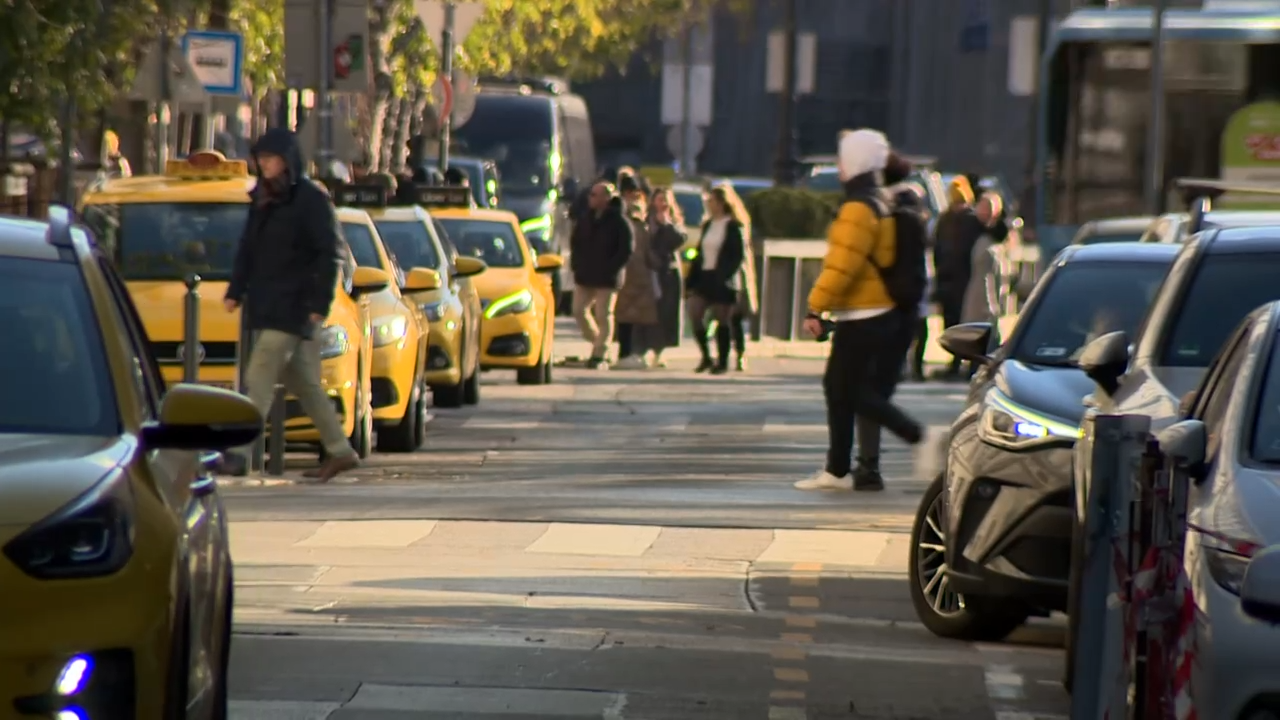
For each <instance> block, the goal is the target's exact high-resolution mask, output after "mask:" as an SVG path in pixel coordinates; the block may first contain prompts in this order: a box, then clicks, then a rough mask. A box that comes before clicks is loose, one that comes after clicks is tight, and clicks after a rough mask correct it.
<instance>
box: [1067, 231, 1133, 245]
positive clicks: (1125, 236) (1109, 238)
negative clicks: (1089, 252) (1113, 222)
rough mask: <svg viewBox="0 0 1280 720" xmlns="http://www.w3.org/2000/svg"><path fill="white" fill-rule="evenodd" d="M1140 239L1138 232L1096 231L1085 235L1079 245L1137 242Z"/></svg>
mask: <svg viewBox="0 0 1280 720" xmlns="http://www.w3.org/2000/svg"><path fill="white" fill-rule="evenodd" d="M1141 239H1142V233H1140V232H1116V233H1096V234H1093V235H1085V236H1084V239H1083V241H1082V242H1081V243H1080V244H1081V245H1097V244H1099V243H1113V242H1138V241H1139V240H1141Z"/></svg>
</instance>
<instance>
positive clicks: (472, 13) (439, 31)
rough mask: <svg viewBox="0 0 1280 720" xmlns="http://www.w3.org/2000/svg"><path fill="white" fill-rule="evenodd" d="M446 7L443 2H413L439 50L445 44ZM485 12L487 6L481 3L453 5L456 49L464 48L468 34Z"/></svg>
mask: <svg viewBox="0 0 1280 720" xmlns="http://www.w3.org/2000/svg"><path fill="white" fill-rule="evenodd" d="M444 6H445V3H444V2H443V0H414V2H413V9H414V10H415V11H417V13H418V18H419V19H421V20H422V24H423V25H424V26H425V27H426V28H427V35H428V36H429V37H430V38H431V42H433V43H435V46H436V47H437V48H440V47H441V46H443V44H444V41H443V40H442V36H443V33H444ZM484 10H485V5H484V3H481V2H460V3H453V45H454V47H461V46H462V43H463V41H465V40H466V39H467V34H468V33H470V32H471V28H473V27H475V24H476V22H477V21H479V20H480V18H481V16H483V15H484Z"/></svg>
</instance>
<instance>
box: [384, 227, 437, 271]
mask: <svg viewBox="0 0 1280 720" xmlns="http://www.w3.org/2000/svg"><path fill="white" fill-rule="evenodd" d="M373 224H374V225H376V226H377V228H378V234H379V235H381V236H382V242H383V243H385V244H386V246H387V249H388V250H390V251H391V254H392V255H394V256H395V258H396V261H397V262H399V263H400V266H401V267H405V268H409V269H413V268H416V267H423V268H430V269H432V270H439V269H440V255H439V253H438V252H437V250H436V243H435V240H433V239H432V238H431V231H429V230H427V226H426V225H425V224H424V223H423V222H422V221H421V220H375V221H374V222H373Z"/></svg>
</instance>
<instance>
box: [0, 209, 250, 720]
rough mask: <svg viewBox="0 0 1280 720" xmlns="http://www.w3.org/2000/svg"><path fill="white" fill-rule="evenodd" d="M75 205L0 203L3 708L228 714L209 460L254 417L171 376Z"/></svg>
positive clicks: (220, 538) (221, 543)
mask: <svg viewBox="0 0 1280 720" xmlns="http://www.w3.org/2000/svg"><path fill="white" fill-rule="evenodd" d="M70 218H71V213H70V212H69V211H68V210H66V209H65V208H60V207H56V206H55V207H54V208H52V209H51V210H50V214H49V220H48V221H47V222H44V221H41V222H37V221H34V220H28V219H18V218H10V217H3V216H0V332H2V333H4V338H5V350H4V352H3V353H0V396H2V397H4V402H3V403H0V588H3V589H4V590H3V592H0V708H3V712H2V713H0V715H3V716H4V717H6V718H11V717H23V716H33V717H46V718H81V719H83V720H89V719H90V718H140V719H142V720H162V719H163V720H168V719H169V718H185V717H208V718H216V717H224V718H225V717H226V716H227V666H228V661H229V659H230V652H229V651H230V641H231V609H232V600H231V597H232V588H233V578H232V571H231V556H230V543H229V539H228V535H227V520H226V513H225V512H224V510H223V508H222V503H221V501H220V500H219V499H218V486H217V482H216V481H215V479H214V477H213V476H212V475H211V474H210V471H209V470H208V469H207V468H208V466H210V465H211V464H213V462H215V461H216V459H217V458H218V455H217V452H218V451H222V450H225V449H227V448H231V447H235V446H238V445H241V444H244V443H248V442H252V441H253V439H254V438H256V437H257V436H258V434H259V433H260V432H261V431H262V416H261V415H260V414H259V413H258V411H257V409H255V408H254V407H253V405H252V404H251V403H250V402H249V400H248V398H245V397H243V396H241V395H237V394H236V393H233V392H230V391H228V390H221V389H218V388H212V387H206V386H202V385H173V386H171V387H169V388H168V390H167V391H166V388H165V382H164V378H163V377H162V375H161V373H160V369H159V368H158V367H157V365H156V364H155V362H154V361H153V359H152V357H151V352H150V350H151V348H150V345H149V341H148V339H147V334H146V330H145V329H144V328H143V326H142V323H141V322H140V321H139V320H138V313H137V310H136V309H135V308H134V306H133V303H132V302H131V301H130V299H129V293H128V292H126V291H125V287H124V281H123V280H122V279H121V278H120V276H119V275H117V274H116V271H115V270H114V268H113V266H112V264H111V263H110V262H109V261H108V259H107V258H106V256H105V255H103V254H102V252H101V251H100V250H99V249H98V248H96V247H95V246H94V245H93V244H92V241H91V239H90V237H89V234H88V232H86V231H85V230H84V229H83V228H79V227H75V226H73V225H72V224H71V222H70ZM202 451H203V452H205V453H207V454H204V455H202V454H201V453H202Z"/></svg>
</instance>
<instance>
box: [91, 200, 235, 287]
mask: <svg viewBox="0 0 1280 720" xmlns="http://www.w3.org/2000/svg"><path fill="white" fill-rule="evenodd" d="M248 217H249V204H248V203H127V204H123V205H88V206H86V207H85V213H84V219H85V223H86V224H88V225H89V226H90V227H91V228H92V229H93V231H94V234H95V235H97V237H98V238H99V240H100V241H101V242H102V243H103V245H104V246H105V247H107V248H109V249H110V250H111V252H112V254H113V255H114V257H115V259H116V266H117V267H118V268H119V269H120V274H121V275H122V276H124V278H125V279H126V280H178V279H181V278H184V277H186V276H187V275H188V274H190V273H195V274H197V275H199V276H200V277H201V279H203V280H228V279H230V278H231V267H232V265H233V264H234V263H235V257H236V245H237V243H239V241H240V235H241V234H242V233H243V232H244V225H245V221H246V220H247V219H248Z"/></svg>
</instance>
